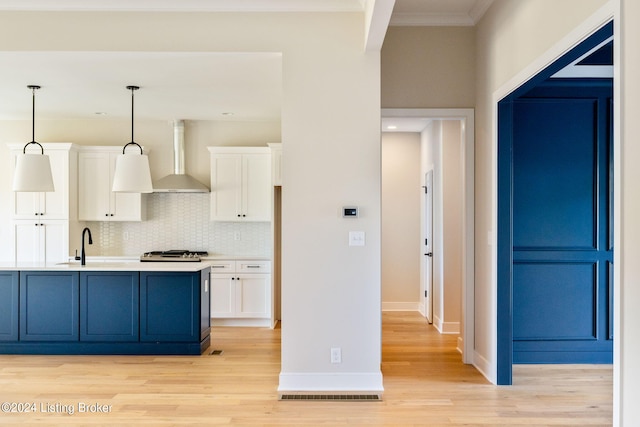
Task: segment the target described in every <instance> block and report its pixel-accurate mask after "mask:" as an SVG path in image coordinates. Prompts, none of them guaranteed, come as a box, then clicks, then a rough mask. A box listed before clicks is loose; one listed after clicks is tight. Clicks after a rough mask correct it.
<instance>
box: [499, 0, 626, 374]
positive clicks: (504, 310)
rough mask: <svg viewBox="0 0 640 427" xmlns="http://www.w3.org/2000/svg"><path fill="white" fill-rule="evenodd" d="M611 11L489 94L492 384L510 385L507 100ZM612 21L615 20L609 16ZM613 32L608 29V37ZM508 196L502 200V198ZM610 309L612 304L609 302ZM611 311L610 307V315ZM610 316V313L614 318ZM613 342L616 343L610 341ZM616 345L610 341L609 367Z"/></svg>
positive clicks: (575, 50)
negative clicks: (493, 298) (491, 137)
mask: <svg viewBox="0 0 640 427" xmlns="http://www.w3.org/2000/svg"><path fill="white" fill-rule="evenodd" d="M614 17H615V10H614V9H613V8H612V7H610V6H605V7H603V8H602V9H601V10H600V11H598V12H597V13H596V14H594V15H593V16H592V17H591V18H589V19H588V20H587V21H585V22H583V23H582V25H580V26H579V27H578V28H576V29H575V30H574V31H573V32H571V33H570V34H569V35H567V36H566V37H565V38H563V39H562V40H561V41H560V42H558V43H557V44H556V45H554V46H553V48H552V49H550V50H549V51H548V52H546V53H545V55H543V56H542V57H540V58H538V60H537V61H536V62H535V63H533V64H531V65H530V66H529V67H527V68H526V69H524V70H523V71H522V72H521V73H519V74H518V75H517V76H515V77H514V78H512V79H511V80H510V81H509V82H507V83H506V84H505V85H503V86H502V87H501V88H500V89H498V90H497V91H496V92H494V94H493V102H492V104H493V108H494V110H493V118H494V129H493V135H494V140H493V159H494V167H493V178H492V181H493V182H492V187H493V194H494V195H495V199H494V200H493V214H492V230H495V236H492V240H493V239H495V242H493V243H495V244H493V253H492V259H493V261H494V262H493V272H492V276H493V280H492V282H493V283H495V286H496V311H495V313H494V319H495V323H494V326H495V337H496V359H495V371H494V375H495V376H494V378H492V380H494V382H495V383H496V384H499V385H510V384H512V382H513V378H512V365H513V307H512V296H513V282H512V277H511V273H512V268H511V267H512V263H513V256H512V250H511V248H512V242H511V239H512V234H511V233H512V230H511V224H512V211H511V202H512V200H511V197H512V195H511V193H510V192H511V190H512V188H511V182H510V176H511V169H510V168H511V166H510V165H511V161H510V148H511V145H512V141H511V134H510V131H511V120H512V118H511V111H510V108H509V105H508V104H509V101H510V99H513V98H516V97H517V96H519V95H520V94H521V93H523V92H525V91H526V90H528V89H530V88H532V87H533V86H535V85H536V84H537V83H538V82H540V81H542V80H545V79H546V78H547V77H549V76H551V75H552V74H554V73H555V72H556V71H558V70H559V69H561V68H563V67H564V66H566V65H568V64H570V63H571V62H572V61H573V60H575V59H577V58H578V57H579V56H580V55H581V54H582V53H585V51H584V48H582V47H580V46H579V45H580V44H581V43H583V42H585V41H587V39H589V38H590V37H596V38H597V33H599V32H600V31H601V30H602V29H603V27H605V26H606V25H607V24H608V23H609V22H611V21H613V20H614ZM615 18H617V17H615ZM615 35H616V32H615V30H614V36H615ZM619 45H620V43H619V40H618V42H617V43H614V49H615V52H616V53H615V55H616V58H615V60H614V99H620V97H619V95H620V92H619V83H618V82H619V77H620V76H619V58H620V55H619V49H620V48H619ZM619 108H620V103H619V102H615V103H614V139H613V149H614V200H615V204H614V214H613V215H614V242H615V244H614V281H613V287H614V295H615V297H614V298H618V295H619V289H620V279H619V276H620V275H619V262H618V261H619V256H620V255H619V253H620V251H619V242H620V239H619V236H620V234H619V224H620V209H619V205H618V203H619V200H620V197H619V194H620V191H619V188H620V173H619V165H620V159H619V152H620V137H619V129H620V127H619V123H620V118H619V115H620V112H619ZM507 195H508V196H507ZM614 306H617V305H616V303H615V301H614ZM615 311H617V310H615V309H614V312H615ZM614 317H615V315H614ZM614 324H615V325H616V327H617V325H619V321H618V319H617V318H614ZM616 341H617V340H616ZM615 348H616V344H615V341H614V364H615V352H616V350H615Z"/></svg>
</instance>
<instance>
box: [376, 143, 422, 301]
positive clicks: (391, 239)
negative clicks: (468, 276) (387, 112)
mask: <svg viewBox="0 0 640 427" xmlns="http://www.w3.org/2000/svg"><path fill="white" fill-rule="evenodd" d="M420 202H421V192H420V134H418V133H383V134H382V308H383V309H401V308H404V309H411V310H415V309H417V306H418V303H419V299H420V298H419V297H420Z"/></svg>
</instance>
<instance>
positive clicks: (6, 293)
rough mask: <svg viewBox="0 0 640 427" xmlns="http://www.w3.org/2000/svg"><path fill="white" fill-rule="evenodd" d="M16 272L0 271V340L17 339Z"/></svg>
mask: <svg viewBox="0 0 640 427" xmlns="http://www.w3.org/2000/svg"><path fill="white" fill-rule="evenodd" d="M18 283H19V282H18V272H17V271H2V272H0V341H17V340H18Z"/></svg>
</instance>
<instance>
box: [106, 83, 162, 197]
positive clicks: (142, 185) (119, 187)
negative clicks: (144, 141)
mask: <svg viewBox="0 0 640 427" xmlns="http://www.w3.org/2000/svg"><path fill="white" fill-rule="evenodd" d="M127 89H129V90H130V91H131V142H130V143H128V144H126V145H125V146H124V148H123V149H122V154H120V155H119V156H118V158H117V159H116V170H115V172H114V175H113V185H112V187H111V191H113V192H115V193H152V192H153V185H152V184H151V169H149V158H148V157H147V155H146V154H144V152H143V151H142V147H141V146H140V144H137V143H135V142H133V93H134V91H136V90H138V89H140V88H139V87H138V86H127ZM130 145H135V146H136V147H138V148H139V149H140V154H126V150H127V147H128V146H130Z"/></svg>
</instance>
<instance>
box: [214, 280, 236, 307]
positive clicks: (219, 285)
mask: <svg viewBox="0 0 640 427" xmlns="http://www.w3.org/2000/svg"><path fill="white" fill-rule="evenodd" d="M235 283H236V275H235V274H227V273H225V274H212V275H211V317H212V318H225V317H233V316H235V311H236V310H235V301H236V294H235Z"/></svg>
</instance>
